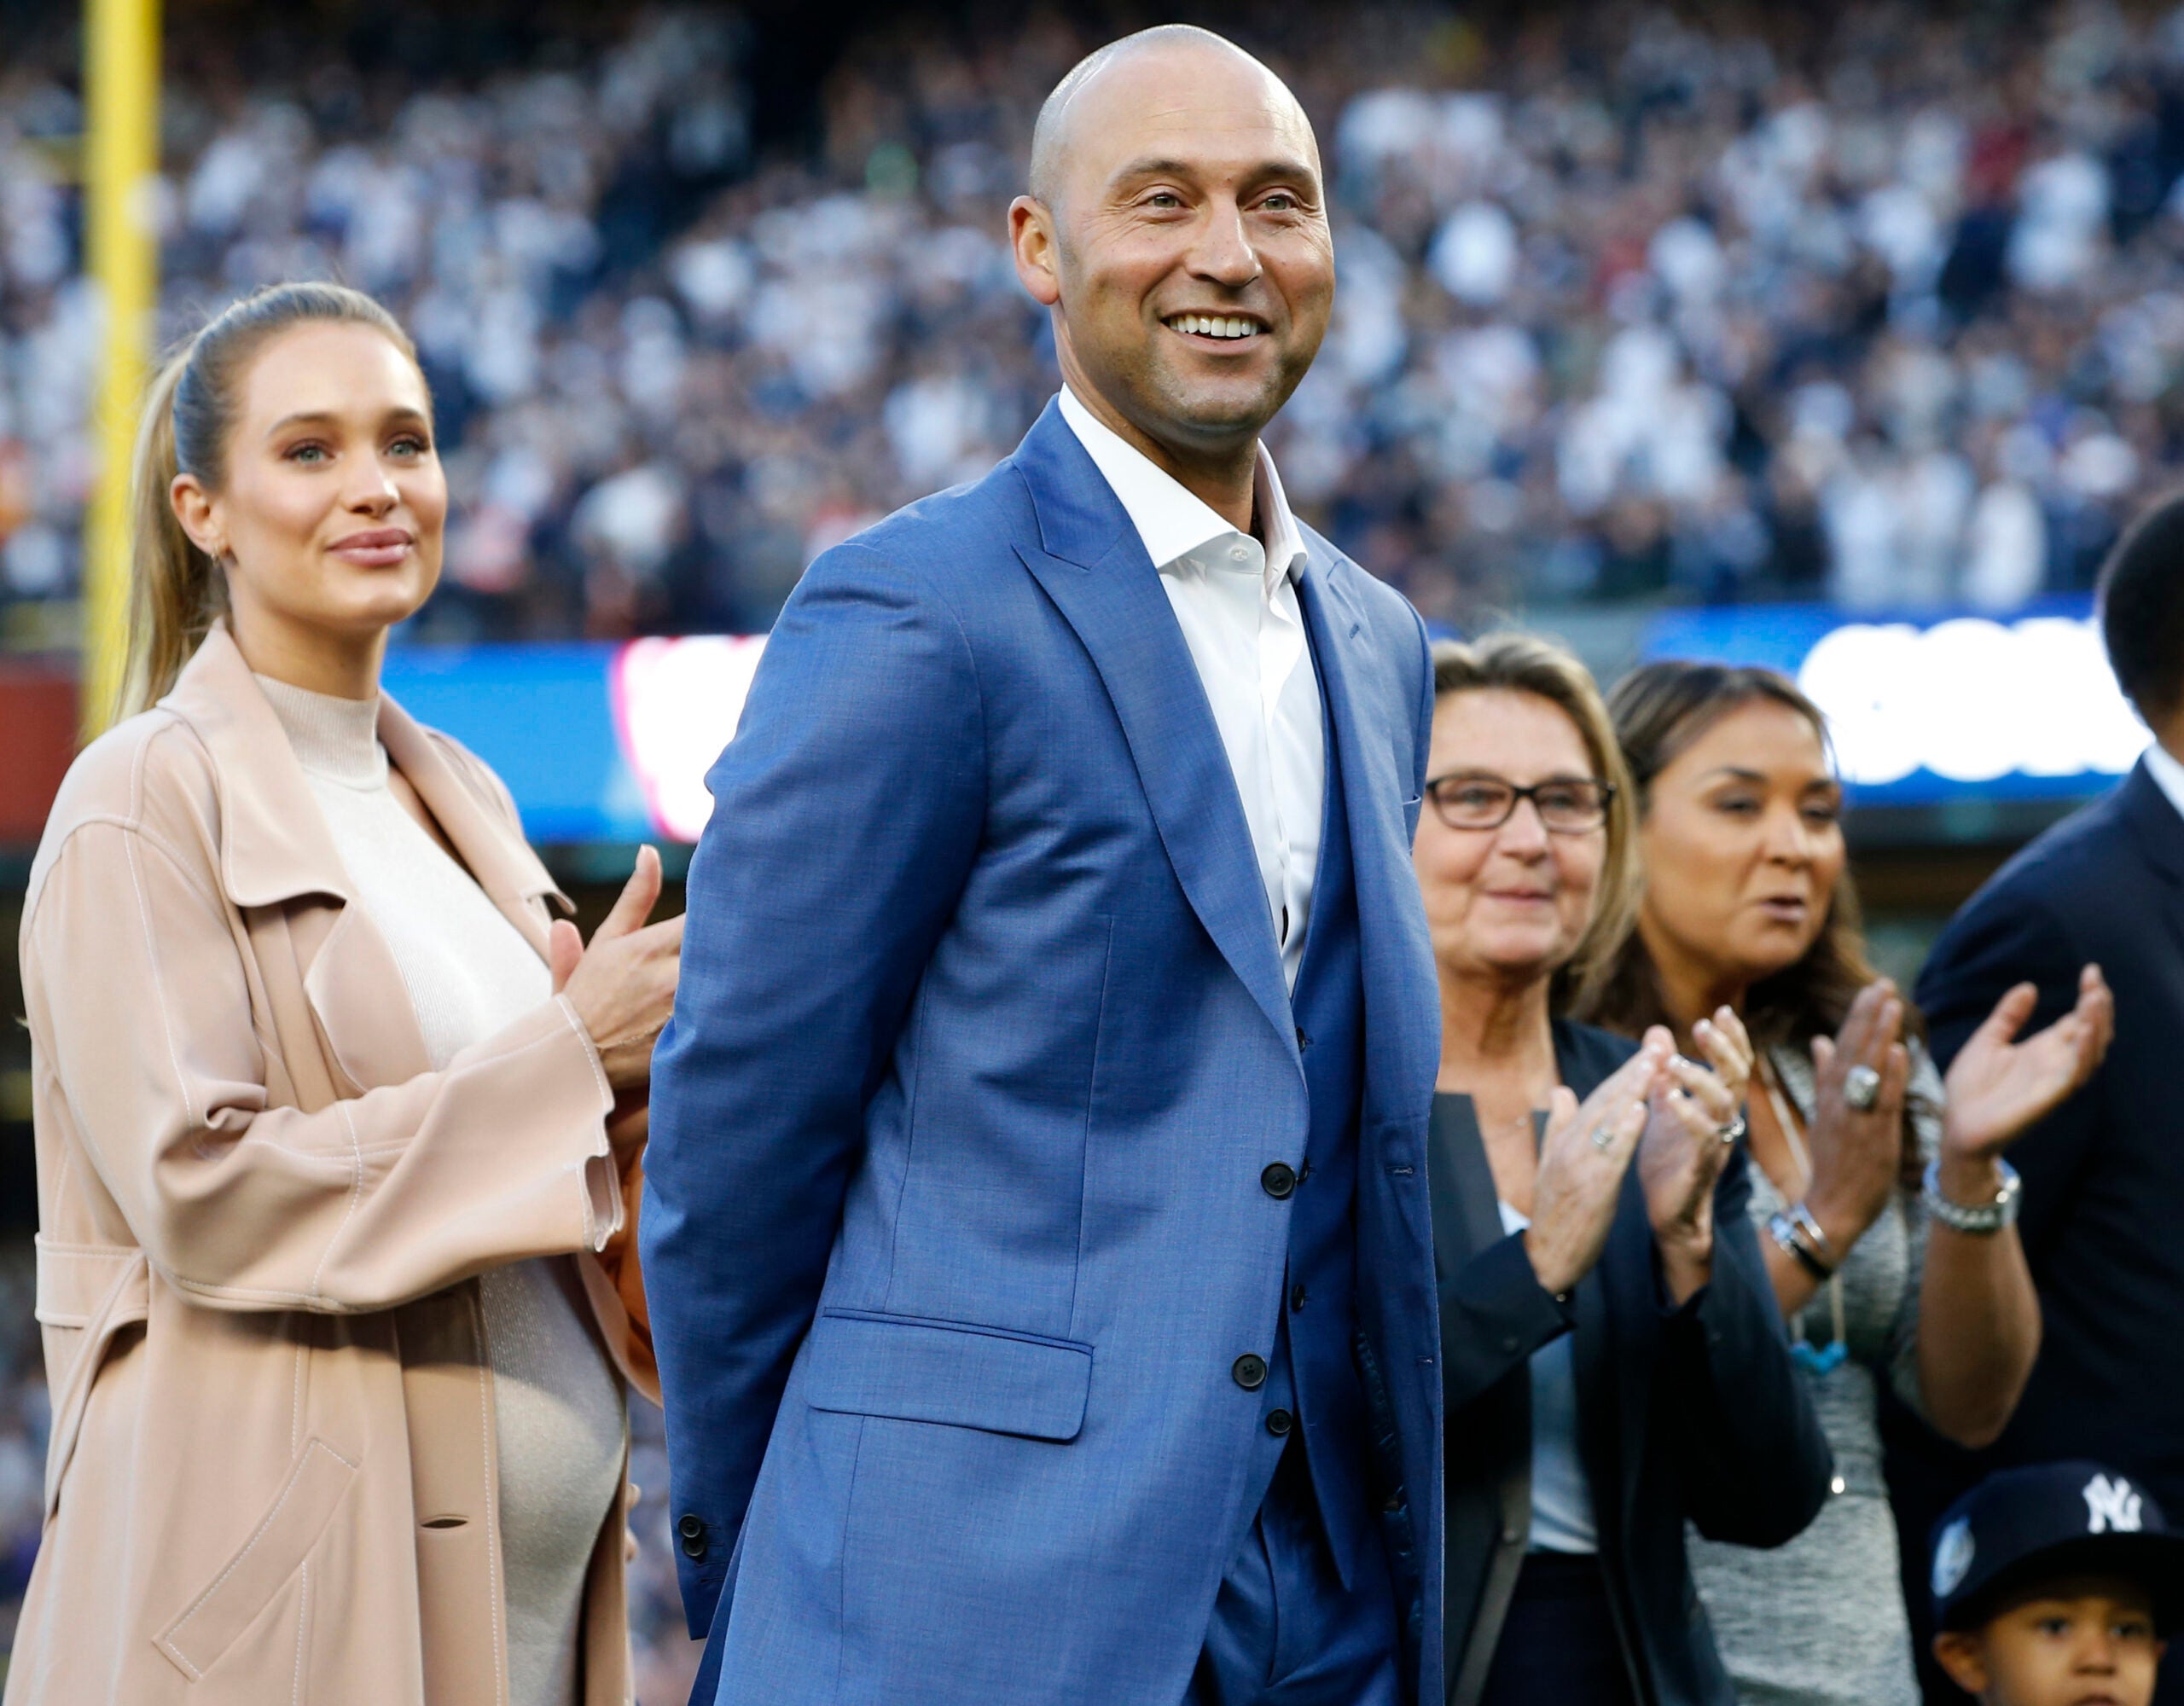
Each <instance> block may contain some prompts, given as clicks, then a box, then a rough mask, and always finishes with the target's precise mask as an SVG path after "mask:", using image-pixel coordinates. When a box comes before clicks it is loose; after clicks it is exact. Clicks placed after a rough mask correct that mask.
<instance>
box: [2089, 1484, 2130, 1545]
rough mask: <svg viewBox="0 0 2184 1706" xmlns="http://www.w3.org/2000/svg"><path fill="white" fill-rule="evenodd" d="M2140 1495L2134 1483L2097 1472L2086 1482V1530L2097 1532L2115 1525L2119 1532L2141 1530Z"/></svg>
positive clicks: (2099, 1532)
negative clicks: (2135, 1489)
mask: <svg viewBox="0 0 2184 1706" xmlns="http://www.w3.org/2000/svg"><path fill="white" fill-rule="evenodd" d="M2139 1503H2140V1500H2139V1495H2138V1494H2135V1493H2134V1492H2133V1491H2132V1490H2131V1483H2129V1482H2128V1481H2126V1480H2124V1479H2123V1477H2122V1476H2120V1475H2119V1476H2117V1477H2116V1479H2114V1480H2113V1481H2111V1480H2110V1479H2109V1478H2108V1477H2106V1476H2105V1475H2096V1476H2094V1477H2093V1479H2092V1480H2090V1481H2088V1482H2087V1483H2085V1512H2086V1525H2085V1531H2086V1532H2087V1533H2088V1534H2089V1535H2098V1534H2104V1533H2106V1532H2108V1531H2109V1530H2111V1529H2113V1530H2114V1531H2115V1532H2116V1533H2117V1534H2119V1535H2135V1534H2136V1533H2138V1531H2139Z"/></svg>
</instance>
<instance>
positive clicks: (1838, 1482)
mask: <svg viewBox="0 0 2184 1706" xmlns="http://www.w3.org/2000/svg"><path fill="white" fill-rule="evenodd" d="M1849 1485H1850V1483H1848V1482H1847V1481H1845V1480H1844V1478H1843V1477H1841V1476H1839V1475H1838V1476H1837V1477H1835V1478H1834V1479H1833V1481H1831V1482H1829V1483H1827V1490H1828V1491H1829V1492H1831V1493H1840V1492H1842V1491H1843V1489H1844V1488H1846V1487H1848V1486H1849Z"/></svg>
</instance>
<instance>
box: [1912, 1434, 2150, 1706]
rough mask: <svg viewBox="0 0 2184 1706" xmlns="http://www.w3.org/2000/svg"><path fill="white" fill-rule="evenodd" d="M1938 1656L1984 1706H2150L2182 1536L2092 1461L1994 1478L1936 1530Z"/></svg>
mask: <svg viewBox="0 0 2184 1706" xmlns="http://www.w3.org/2000/svg"><path fill="white" fill-rule="evenodd" d="M1933 1589H1934V1622H1935V1624H1936V1626H1937V1628H1938V1629H1939V1630H1940V1633H1938V1634H1937V1635H1936V1636H1935V1637H1934V1657H1935V1658H1936V1659H1937V1660H1938V1661H1939V1662H1940V1664H1941V1666H1942V1668H1943V1669H1944V1670H1946V1671H1947V1672H1948V1673H1949V1676H1950V1677H1951V1678H1952V1679H1953V1680H1955V1683H1956V1685H1957V1686H1958V1687H1960V1688H1961V1689H1963V1690H1964V1691H1966V1693H1967V1694H1973V1695H1976V1696H1978V1698H1979V1700H1980V1702H1981V1706H2150V1703H2151V1702H2152V1699H2153V1688H2154V1673H2155V1670H2156V1669H2157V1668H2158V1666H2159V1665H2160V1663H2161V1655H2162V1651H2163V1649H2164V1646H2165V1645H2166V1639H2165V1638H2166V1637H2167V1636H2168V1635H2169V1633H2170V1632H2171V1631H2172V1630H2174V1629H2175V1627H2176V1625H2177V1622H2178V1618H2179V1613H2180V1611H2184V1535H2178V1534H2175V1533H2172V1532H2171V1531H2170V1529H2169V1523H2168V1521H2167V1520H2166V1518H2164V1517H2163V1515H2162V1512H2161V1507H2160V1506H2158V1505H2157V1504H2156V1503H2155V1502H2154V1501H2153V1499H2152V1495H2151V1494H2147V1493H2146V1492H2145V1491H2144V1490H2142V1489H2141V1488H2139V1487H2138V1486H2137V1485H2135V1483H2132V1482H2131V1481H2129V1479H2127V1478H2126V1477H2123V1476H2121V1475H2117V1474H2116V1473H2114V1472H2112V1471H2109V1470H2107V1469H2104V1468H2103V1467H2101V1466H2100V1465H2099V1464H2094V1463H2050V1464H2040V1465H2035V1466H2033V1467H2031V1468H2027V1469H2012V1470H2005V1471H2002V1472H2001V1474H1999V1475H1993V1476H1989V1477H1988V1478H1987V1479H1986V1480H1984V1481H1983V1482H1981V1483H1979V1485H1978V1486H1977V1487H1975V1488H1972V1491H1971V1492H1969V1493H1967V1494H1965V1496H1964V1497H1963V1498H1961V1499H1960V1500H1957V1502H1956V1503H1955V1505H1954V1506H1951V1507H1950V1509H1949V1513H1948V1514H1947V1515H1946V1516H1944V1517H1943V1518H1942V1520H1941V1521H1940V1523H1938V1524H1937V1525H1936V1527H1935V1529H1934V1547H1933Z"/></svg>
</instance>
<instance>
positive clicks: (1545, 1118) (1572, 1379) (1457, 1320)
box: [1416, 634, 1829, 1706]
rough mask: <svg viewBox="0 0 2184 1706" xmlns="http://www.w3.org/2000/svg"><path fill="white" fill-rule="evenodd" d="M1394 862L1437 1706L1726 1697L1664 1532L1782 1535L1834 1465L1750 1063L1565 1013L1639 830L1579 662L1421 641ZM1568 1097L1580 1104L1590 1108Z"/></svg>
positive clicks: (1709, 1704) (1606, 948) (1729, 1019)
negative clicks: (1427, 1034)
mask: <svg viewBox="0 0 2184 1706" xmlns="http://www.w3.org/2000/svg"><path fill="white" fill-rule="evenodd" d="M1433 664H1434V671H1433V686H1434V693H1435V705H1434V712H1433V744H1432V757H1431V759H1430V762H1429V763H1428V765H1427V769H1426V796H1427V798H1426V810H1425V811H1424V812H1423V813H1421V814H1420V818H1419V823H1418V838H1417V846H1416V858H1417V864H1418V875H1419V880H1420V885H1422V887H1423V888H1424V891H1425V896H1426V923H1427V926H1428V928H1429V930H1430V931H1431V932H1432V941H1433V955H1434V959H1435V960H1436V962H1437V964H1438V968H1439V972H1440V984H1441V1071H1440V1076H1439V1078H1438V1081H1437V1082H1436V1085H1435V1088H1436V1092H1437V1094H1435V1096H1434V1099H1433V1116H1432V1128H1431V1137H1432V1154H1431V1156H1430V1158H1429V1166H1428V1172H1429V1175H1430V1178H1431V1181H1432V1197H1433V1244H1434V1255H1435V1259H1436V1265H1437V1267H1438V1269H1439V1273H1440V1292H1441V1343H1442V1362H1441V1368H1442V1386H1443V1392H1444V1394H1445V1397H1446V1403H1447V1416H1448V1420H1447V1464H1448V1526H1447V1534H1448V1575H1447V1588H1446V1594H1445V1604H1446V1605H1447V1608H1448V1618H1449V1654H1450V1659H1449V1672H1450V1674H1451V1676H1452V1677H1453V1678H1454V1679H1455V1680H1454V1682H1453V1684H1452V1686H1451V1688H1450V1691H1449V1700H1450V1702H1451V1703H1455V1706H1533V1703H1538V1702H1546V1701H1553V1702H1554V1703H1556V1706H1635V1703H1636V1702H1639V1701H1656V1702H1662V1703H1675V1706H1702V1703H1703V1706H1729V1703H1730V1701H1731V1700H1732V1698H1733V1697H1732V1695H1731V1693H1730V1690H1729V1681H1728V1677H1727V1676H1726V1675H1725V1674H1723V1672H1722V1663H1721V1660H1720V1658H1719V1657H1717V1656H1716V1652H1715V1650H1714V1645H1713V1642H1712V1640H1711V1637H1710V1635H1709V1633H1708V1630H1707V1627H1706V1620H1705V1616H1703V1615H1702V1614H1700V1613H1699V1610H1698V1609H1697V1604H1696V1601H1695V1600H1694V1599H1693V1597H1692V1591H1691V1577H1690V1574H1689V1571H1688V1570H1687V1566H1686V1564H1685V1557H1684V1525H1685V1523H1686V1522H1687V1521H1689V1522H1691V1523H1695V1524H1696V1525H1697V1526H1698V1528H1699V1529H1700V1531H1701V1532H1702V1533H1705V1534H1706V1535H1711V1536H1713V1537H1715V1538H1716V1539H1720V1540H1728V1541H1740V1542H1741V1543H1743V1544H1745V1545H1748V1546H1774V1545H1779V1544H1780V1543H1781V1542H1782V1541H1786V1540H1787V1539H1789V1538H1790V1536H1792V1535H1794V1534H1796V1533H1797V1532H1798V1530H1799V1529H1802V1528H1803V1527H1804V1525H1805V1524H1806V1523H1808V1522H1809V1521H1810V1520H1811V1518H1812V1516H1813V1513H1814V1512H1815V1511H1817V1510H1818V1509H1819V1508H1820V1506H1821V1500H1823V1499H1824V1498H1825V1497H1826V1494H1827V1477H1828V1467H1829V1465H1828V1457H1827V1444H1826V1442H1825V1441H1824V1440H1823V1439H1822V1438H1821V1432H1820V1427H1819V1425H1818V1423H1817V1421H1816V1420H1815V1418H1814V1415H1813V1412H1812V1407H1811V1405H1810V1404H1809V1401H1807V1399H1806V1397H1805V1395H1804V1392H1803V1391H1802V1390H1800V1389H1799V1385H1798V1378H1797V1375H1796V1372H1795V1370H1794V1369H1793V1368H1792V1366H1791V1362H1790V1355H1789V1347H1788V1345H1787V1343H1786V1341H1785V1339H1784V1336H1783V1331H1782V1322H1781V1316H1780V1313H1779V1312H1778V1311H1777V1310H1776V1309H1775V1299H1774V1296H1773V1294H1772V1293H1771V1292H1770V1291H1769V1289H1768V1285H1767V1270H1766V1268H1765V1266H1764V1265H1763V1263H1762V1262H1761V1260H1760V1254H1759V1248H1758V1245H1757V1240H1756V1239H1755V1237H1754V1234H1753V1232H1752V1228H1751V1225H1750V1223H1749V1222H1748V1221H1747V1220H1746V1219H1745V1199H1746V1198H1747V1197H1748V1196H1749V1194H1750V1192H1751V1183H1750V1180H1749V1178H1748V1177H1747V1175H1746V1173H1745V1155H1744V1151H1743V1149H1742V1147H1741V1146H1740V1141H1739V1139H1740V1134H1741V1133H1742V1129H1743V1124H1744V1123H1743V1120H1742V1119H1741V1117H1740V1116H1739V1114H1738V1104H1739V1103H1740V1101H1741V1100H1743V1097H1744V1092H1745V1081H1746V1078H1747V1076H1748V1075H1749V1073H1750V1071H1751V1046H1750V1044H1749V1043H1748V1042H1746V1041H1745V1033H1744V1029H1743V1027H1742V1026H1741V1025H1740V1024H1739V1023H1738V1020H1737V1017H1736V1015H1735V1014H1734V1013H1732V1012H1729V1011H1728V1009H1726V1008H1724V1009H1722V1010H1721V1011H1719V1012H1716V1013H1713V1014H1712V1015H1711V1018H1707V1019H1705V1020H1703V1021H1702V1022H1701V1023H1700V1024H1698V1025H1697V1026H1696V1027H1695V1028H1694V1034H1693V1044H1692V1047H1693V1052H1694V1053H1696V1054H1699V1055H1702V1056H1703V1057H1704V1058H1705V1065H1700V1064H1699V1062H1698V1061H1696V1060H1693V1059H1684V1058H1682V1056H1679V1055H1678V1054H1676V1052H1675V1048H1674V1044H1673V1042H1672V1039H1671V1038H1670V1034H1669V1032H1668V1031H1667V1030H1666V1029H1665V1028H1663V1027H1660V1026H1655V1027H1653V1029H1651V1030H1648V1031H1647V1033H1646V1034H1645V1036H1644V1037H1643V1038H1642V1040H1641V1041H1640V1042H1635V1043H1634V1042H1627V1041H1625V1040H1623V1038H1620V1037H1617V1036H1610V1035H1609V1034H1608V1033H1606V1032H1605V1031H1601V1030H1594V1029H1593V1028H1592V1027H1591V1026H1589V1025H1584V1024H1575V1023H1572V1022H1571V1021H1570V1020H1569V1019H1567V1018H1561V1017H1559V1016H1558V1007H1560V1006H1561V1005H1562V1004H1563V1003H1564V1002H1565V1001H1567V999H1568V998H1569V997H1570V996H1571V995H1572V994H1573V993H1582V992H1583V990H1585V989H1587V988H1589V986H1590V985H1591V984H1592V983H1593V982H1594V980H1596V979H1597V978H1598V977H1599V976H1600V974H1601V972H1603V971H1604V970H1605V968H1606V966H1609V965H1610V964H1612V962H1613V960H1614V955H1615V952H1616V949H1618V946H1619V945H1620V943H1621V942H1622V940H1623V937H1624V936H1625V935H1626V934H1627V933H1628V931H1629V925H1630V920H1631V917H1632V914H1633V913H1634V911H1635V908H1636V905H1637V897H1638V873H1637V866H1636V848H1635V835H1636V828H1637V821H1636V814H1635V809H1634V804H1633V801H1632V798H1631V789H1630V785H1629V776H1628V775H1626V773H1625V772H1624V769H1623V758H1622V755H1621V754H1620V752H1618V750H1617V747H1616V743H1615V737H1614V735H1613V734H1612V731H1611V730H1610V728H1609V726H1608V720H1607V712H1606V708H1605V707H1604V706H1603V705H1601V703H1600V693H1599V690H1598V689H1597V688H1595V687H1594V685H1593V681H1592V677H1591V676H1589V675H1588V674H1587V673H1586V671H1585V669H1584V666H1583V664H1580V663H1578V661H1577V659H1575V658H1572V657H1571V656H1570V655H1569V653H1566V652H1564V651H1562V650H1561V649H1560V647H1555V646H1553V645H1550V644H1548V643H1547V642H1546V641H1541V640H1537V639H1534V638H1532V637H1531V636H1530V635H1521V634H1502V635H1490V636H1489V637H1488V638H1486V639H1484V640H1481V641H1478V642H1477V643H1475V644H1472V645H1457V644H1454V643H1444V644H1443V645H1442V646H1439V647H1436V648H1435V650H1434V657H1433ZM1581 1099H1582V1103H1581Z"/></svg>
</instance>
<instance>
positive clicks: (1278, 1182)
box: [1259, 1161, 1297, 1203]
mask: <svg viewBox="0 0 2184 1706" xmlns="http://www.w3.org/2000/svg"><path fill="white" fill-rule="evenodd" d="M1259 1183H1260V1184H1262V1185H1263V1186H1264V1187H1266V1193H1267V1195H1268V1196H1269V1197H1271V1198H1274V1199H1275V1201H1276V1202H1277V1203H1278V1202H1281V1200H1283V1199H1284V1198H1287V1196H1288V1195H1289V1193H1290V1192H1292V1191H1293V1190H1295V1189H1296V1188H1297V1169H1295V1168H1293V1167H1292V1166H1291V1165H1290V1164H1289V1163H1287V1162H1286V1161H1274V1162H1269V1163H1268V1164H1267V1168H1266V1170H1265V1171H1264V1172H1263V1173H1261V1174H1260V1175H1259Z"/></svg>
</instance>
